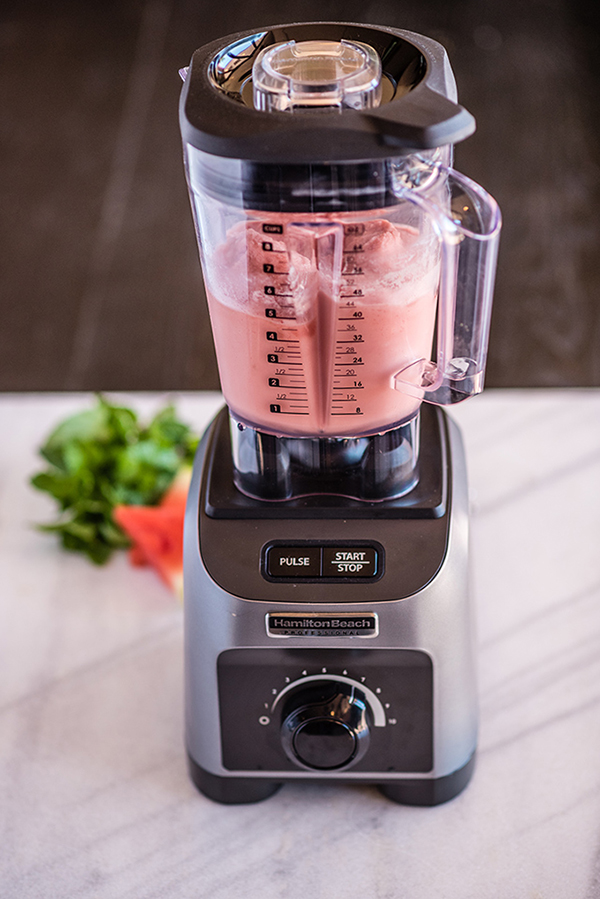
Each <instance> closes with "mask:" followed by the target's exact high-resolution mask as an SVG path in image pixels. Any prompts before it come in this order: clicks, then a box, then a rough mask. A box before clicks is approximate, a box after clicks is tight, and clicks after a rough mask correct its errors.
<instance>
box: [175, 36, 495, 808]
mask: <svg viewBox="0 0 600 899" xmlns="http://www.w3.org/2000/svg"><path fill="white" fill-rule="evenodd" d="M181 74H182V77H183V78H184V86H183V90H182V96H181V105H180V122H181V130H182V137H183V145H184V162H185V171H186V177H187V183H188V187H189V192H190V199H191V205H192V211H193V217H194V221H195V225H196V232H197V238H198V244H199V249H200V256H201V262H202V270H203V275H204V281H205V286H206V292H207V298H208V304H209V311H210V317H211V324H212V330H213V336H214V341H215V347H216V353H217V360H218V365H219V373H220V378H221V384H222V389H223V394H224V397H225V401H226V404H227V406H226V407H225V408H224V409H223V410H222V411H221V412H220V413H219V414H218V415H217V416H216V418H215V420H214V421H213V422H212V423H211V425H210V426H209V428H208V429H207V431H206V433H205V435H204V437H203V439H202V441H201V443H200V446H199V449H198V454H197V458H196V461H195V464H194V471H193V476H192V482H191V487H190V493H189V499H188V506H187V510H186V521H185V530H184V597H185V600H184V602H185V696H186V699H185V705H186V743H187V752H188V758H189V769H190V773H191V777H192V779H193V781H194V783H195V784H196V786H197V787H198V788H199V790H200V791H201V792H202V793H204V794H205V795H206V796H208V797H210V798H211V799H213V800H216V801H219V802H225V803H242V802H253V801H257V800H261V799H264V798H266V797H268V796H269V795H271V794H272V793H274V792H275V791H276V790H277V789H278V788H279V787H280V786H281V785H282V784H284V783H286V782H291V781H306V780H309V781H319V782H325V783H333V782H336V783H355V784H356V783H358V784H375V785H376V786H377V787H379V789H380V790H381V791H382V792H383V793H384V794H385V795H386V796H388V797H389V798H390V799H392V800H394V801H396V802H401V803H407V804H417V805H434V804H437V803H439V802H443V801H446V800H448V799H450V798H452V797H453V796H455V795H456V794H457V793H459V792H460V791H461V790H462V789H463V787H464V786H465V785H466V784H467V782H468V781H469V779H470V776H471V773H472V770H473V766H474V759H475V750H476V742H477V699H476V684H475V659H474V643H473V613H472V608H471V596H470V592H469V557H468V499H467V482H466V471H465V459H464V452H463V448H462V444H461V438H460V433H459V431H458V429H457V427H456V425H455V424H454V423H453V422H452V421H451V419H449V418H448V417H447V416H446V415H445V414H444V413H443V412H442V410H441V408H440V407H441V406H443V405H448V404H452V403H455V402H459V401H461V400H464V399H466V398H468V397H470V396H473V395H475V394H477V393H478V392H480V391H481V390H482V387H483V377H484V369H485V360H486V352H487V342H488V332H489V321H490V312H491V301H492V293H493V283H494V274H495V263H496V255H497V245H498V238H499V232H500V213H499V210H498V207H497V205H496V203H495V201H494V200H493V199H492V198H491V197H490V196H489V194H487V193H486V192H485V191H484V190H483V189H482V188H481V187H479V186H478V185H477V184H475V183H474V182H472V181H471V180H469V179H468V178H466V177H465V176H463V175H461V174H459V173H458V172H456V171H454V170H453V169H452V168H451V164H452V148H453V144H454V143H455V142H457V141H459V140H462V139H463V138H466V137H467V136H469V135H470V134H471V133H472V132H473V131H474V128H475V123H474V120H473V118H472V116H471V115H470V114H469V113H468V112H467V111H466V110H465V109H464V108H463V107H461V106H460V105H458V103H457V99H456V85H455V81H454V77H453V74H452V70H451V68H450V65H449V62H448V58H447V55H446V52H445V50H444V49H443V48H442V46H441V45H440V44H438V43H437V42H435V41H433V40H431V39H429V38H426V37H423V36H421V35H417V34H414V33H412V32H408V31H402V30H396V29H390V28H384V27H380V26H367V25H359V24H352V23H340V22H316V23H300V24H298V23H297V24H292V25H281V26H275V27H270V28H265V29H261V30H259V31H255V32H247V33H238V34H234V35H230V36H228V37H226V38H223V39H221V40H218V41H215V42H213V43H211V44H208V45H206V46H204V47H202V48H201V49H199V50H197V51H196V52H195V53H194V55H193V57H192V60H191V63H190V66H189V67H188V68H187V69H185V70H182V73H181Z"/></svg>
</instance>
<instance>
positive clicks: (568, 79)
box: [0, 0, 600, 390]
mask: <svg viewBox="0 0 600 899" xmlns="http://www.w3.org/2000/svg"><path fill="white" fill-rule="evenodd" d="M597 8H598V7H597V5H596V4H584V5H583V6H582V9H581V10H579V9H578V4H577V3H573V2H568V0H547V2H527V0H519V2H517V0H505V2H503V3H502V4H499V3H496V2H494V0H453V2H448V0H426V2H413V3H410V2H405V0H344V2H341V0H320V2H318V0H294V2H293V3H292V2H290V0H260V2H259V0H246V2H244V3H241V2H233V3H229V4H222V5H219V4H218V3H215V2H211V3H208V2H206V0H200V2H198V0H196V2H189V0H145V2H144V0H125V2H102V3H96V2H94V3H92V2H88V3H84V2H81V0H79V2H76V0H71V2H67V0H53V2H52V3H48V2H46V0H44V2H42V0H31V2H28V3H18V2H13V3H11V2H9V0H5V2H4V3H3V4H2V9H1V10H0V98H1V103H0V109H2V114H1V116H0V152H1V165H0V190H1V194H0V195H1V197H2V202H1V204H0V229H1V236H0V239H1V246H2V264H1V267H0V390H62V389H102V390H110V389H196V388H215V387H217V386H218V377H217V373H216V367H215V362H214V354H213V351H212V344H211V340H210V331H209V324H208V318H207V313H206V307H205V301H204V295H203V289H202V286H201V278H200V271H199V265H198V260H197V252H196V246H195V241H194V234H193V227H192V222H191V216H190V212H189V206H188V199H187V193H186V188H185V183H184V178H183V171H182V165H181V149H180V141H179V131H178V122H177V104H178V95H179V90H180V79H179V77H178V74H177V70H178V69H179V68H180V67H181V66H183V65H186V64H187V62H188V61H189V58H190V56H191V54H192V52H193V50H194V49H195V48H196V47H197V46H199V45H200V44H202V43H205V42H207V41H209V40H212V39H213V38H215V37H219V36H220V35H222V34H227V33H230V32H232V31H236V30H240V29H244V28H253V27H255V26H256V27H257V28H258V27H260V26H263V25H268V24H274V23H276V22H283V21H294V20H295V21H300V20H310V19H346V20H350V21H366V22H369V21H370V22H373V23H380V24H389V25H392V26H396V27H403V28H409V29H412V30H415V31H422V32H424V33H426V34H429V35H430V36H432V37H435V38H437V39H438V40H440V41H441V42H442V43H444V44H445V46H446V48H447V49H448V51H449V53H450V56H451V60H452V64H453V67H454V69H455V73H456V76H457V81H458V85H459V96H460V100H461V102H462V103H463V104H464V105H465V106H466V107H467V108H468V109H469V110H470V111H471V112H472V113H473V114H474V115H475V117H476V118H477V121H478V131H477V133H476V134H475V135H474V136H473V137H472V138H470V139H469V140H468V141H466V142H465V143H464V144H462V145H460V146H459V147H457V152H456V166H457V168H459V169H461V170H462V171H464V172H466V173H467V174H469V175H470V176H471V177H473V178H474V179H475V180H477V181H479V182H480V183H481V184H483V185H484V186H485V187H486V188H487V189H488V190H489V191H490V192H491V193H492V194H493V195H494V196H495V197H496V198H497V199H498V201H499V202H500V205H501V207H502V210H503V214H504V221H505V227H504V233H503V239H502V245H501V254H500V261H499V272H498V281H497V290H496V300H495V309H494V317H493V325H492V337H491V347H490V357H489V366H488V378H487V384H488V386H552V385H559V386H567V385H583V386H585V385H600V301H599V299H598V298H599V297H600V214H599V212H598V209H599V200H600V197H599V180H600V179H599V172H600V165H599V163H600V151H599V148H598V136H599V126H598V121H599V113H600V109H599V106H600V99H599V97H600V92H599V90H598V88H599V84H600V72H599V70H598V54H597V45H598V40H599V29H598V12H597Z"/></svg>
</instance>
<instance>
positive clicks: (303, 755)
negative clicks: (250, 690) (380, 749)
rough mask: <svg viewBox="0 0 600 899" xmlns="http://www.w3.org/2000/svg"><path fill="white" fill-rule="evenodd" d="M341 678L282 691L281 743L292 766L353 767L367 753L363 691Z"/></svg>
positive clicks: (366, 708)
mask: <svg viewBox="0 0 600 899" xmlns="http://www.w3.org/2000/svg"><path fill="white" fill-rule="evenodd" d="M346 680H347V679H345V678H344V679H340V680H339V681H338V680H335V679H332V678H322V679H320V678H319V679H314V680H313V679H311V682H310V683H305V684H301V685H299V686H298V687H296V688H294V689H292V690H290V691H289V692H287V695H286V696H285V702H284V703H283V705H282V712H281V741H282V744H283V748H284V750H285V752H286V755H287V756H288V758H289V759H290V760H291V761H292V762H294V763H295V764H296V765H300V766H301V767H303V768H309V769H312V770H317V771H331V770H334V769H338V768H348V767H350V766H352V765H354V764H355V763H356V762H358V761H359V759H361V758H362V756H363V755H364V754H365V752H366V751H367V748H368V745H369V739H370V733H369V728H370V727H371V725H372V723H373V719H372V713H371V709H370V707H369V703H368V701H367V697H366V695H365V693H364V692H363V690H361V689H360V688H359V687H358V686H357V685H355V684H352V683H348V682H345V681H346Z"/></svg>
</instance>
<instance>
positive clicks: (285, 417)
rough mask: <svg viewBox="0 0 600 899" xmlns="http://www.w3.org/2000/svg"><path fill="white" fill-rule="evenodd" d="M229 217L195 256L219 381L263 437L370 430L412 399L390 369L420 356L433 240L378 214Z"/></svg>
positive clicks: (427, 324) (433, 273)
mask: <svg viewBox="0 0 600 899" xmlns="http://www.w3.org/2000/svg"><path fill="white" fill-rule="evenodd" d="M300 218H301V217H300V216H293V217H292V216H283V215H277V216H273V217H272V218H269V219H266V218H265V219H261V220H257V219H254V220H245V221H241V222H238V223H237V224H236V225H234V226H233V227H232V228H230V230H229V231H228V233H227V236H226V239H225V240H224V241H223V242H222V243H221V244H220V245H219V246H218V247H217V248H216V250H215V251H214V252H213V253H211V254H210V255H209V256H208V258H205V259H204V260H203V267H204V277H205V281H206V286H207V293H208V300H209V308H210V315H211V321H212V327H213V333H214V338H215V345H216V352H217V359H218V364H219V372H220V376H221V385H222V388H223V393H224V395H225V399H226V401H227V404H228V405H229V407H230V409H231V411H232V412H233V413H234V415H235V416H236V417H237V418H239V419H241V420H242V421H244V422H246V423H247V424H250V425H252V426H253V427H255V428H258V429H259V430H263V431H268V432H269V433H273V434H278V435H282V434H287V435H299V436H326V437H344V436H356V435H363V434H374V433H378V432H381V431H385V430H388V429H390V428H391V427H394V426H396V425H397V424H400V423H402V422H404V421H407V420H409V419H410V418H412V417H413V416H414V414H415V413H416V411H417V409H418V407H419V404H420V401H419V400H418V399H415V398H414V397H410V396H407V395H405V394H402V393H400V392H399V391H397V390H395V389H394V387H393V380H392V379H393V376H394V375H395V374H396V373H397V372H399V371H400V370H402V369H403V368H405V367H406V366H408V365H410V364H411V363H413V362H416V361H417V360H420V359H429V358H430V354H431V346H432V340H433V332H434V326H435V317H436V301H437V284H438V273H439V265H438V255H437V244H436V242H435V240H432V239H431V238H428V239H425V238H422V237H421V235H420V234H419V232H418V231H417V230H416V229H415V228H413V227H410V226H408V225H399V224H395V223H392V222H389V221H387V220H385V219H381V218H378V219H372V220H363V221H358V222H355V221H352V220H345V219H344V217H340V218H339V219H336V220H334V219H333V218H332V217H331V216H330V217H326V216H321V217H319V218H320V220H319V221H315V220H314V219H313V220H311V221H310V222H307V224H303V223H301V222H300V221H299V219H300Z"/></svg>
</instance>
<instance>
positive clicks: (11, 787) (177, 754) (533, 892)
mask: <svg viewBox="0 0 600 899" xmlns="http://www.w3.org/2000/svg"><path fill="white" fill-rule="evenodd" d="M126 399H127V400H128V401H132V402H133V403H134V404H135V405H136V406H137V408H138V409H140V410H143V409H146V408H149V407H150V406H152V404H153V403H155V402H156V398H155V397H148V396H135V397H130V396H128V397H126ZM160 399H162V398H160ZM88 403H89V397H87V396H84V395H61V396H52V395H46V396H39V395H38V396H33V395H24V396H14V395H13V396H11V395H4V396H0V435H1V439H0V821H1V824H2V834H1V835H0V896H2V897H3V899H34V897H35V899H37V897H43V899H55V897H60V899H75V897H77V899H87V897H94V899H125V897H127V899H130V897H131V899H151V897H157V899H158V897H160V899H171V897H173V899H179V897H185V899H188V897H190V899H192V897H193V899H197V897H211V899H224V897H227V899H229V897H236V899H237V897H244V899H254V897H260V899H274V897H286V899H296V897H297V899H308V897H310V899H338V897H339V899H342V897H343V899H358V897H361V899H362V897H369V899H400V897H402V899H404V897H406V899H433V897H435V899H521V897H522V899H594V897H600V391H590V390H587V391H586V390H567V391H559V390H547V391H491V390H490V391H488V392H487V393H485V394H484V395H483V396H482V397H479V398H477V399H475V400H472V401H471V402H470V403H467V404H465V405H464V406H462V407H457V408H456V409H455V410H453V415H454V417H455V418H456V419H457V420H458V421H459V423H460V424H461V426H462V428H463V433H464V436H465V440H466V444H467V450H468V459H469V470H470V479H471V489H472V508H473V517H472V521H473V565H474V579H475V591H476V604H477V612H478V627H479V675H480V702H481V737H480V751H479V761H478V766H477V769H476V772H475V776H474V779H473V781H472V783H471V785H470V786H469V787H468V788H467V790H466V791H465V792H464V793H463V794H461V795H460V796H459V797H458V798H457V799H455V800H454V801H452V802H450V803H448V804H446V805H443V806H439V807H437V808H432V809H419V808H405V807H402V806H398V805H394V804H392V803H390V802H388V801H387V800H385V799H384V798H383V797H381V796H380V795H379V794H378V793H377V792H376V791H375V790H374V789H371V788H368V787H358V788H349V787H338V788H334V787H325V788H324V787H317V786H302V785H288V786H285V787H284V788H283V789H282V790H281V791H280V792H279V793H278V794H277V795H276V796H274V797H273V798H271V799H270V800H268V801H266V802H264V803H261V804H257V805H252V806H243V807H235V806H233V807H231V806H219V805H216V804H213V803H212V802H210V801H209V800H207V799H205V798H203V797H202V796H201V795H200V794H198V793H197V792H196V790H195V789H194V788H193V786H192V785H191V783H190V781H189V780H188V777H187V773H186V767H185V759H184V750H183V743H182V727H183V724H182V678H181V668H182V611H181V607H180V605H179V604H178V602H177V600H176V599H175V598H174V597H172V596H171V595H170V594H169V593H168V591H167V590H166V588H164V587H163V586H162V584H161V583H160V581H158V579H156V578H155V576H154V575H153V574H152V573H151V572H149V571H145V570H134V569H131V568H130V567H128V564H127V561H126V559H125V558H124V557H121V558H119V559H117V560H115V561H114V562H113V563H111V564H110V565H109V566H108V567H107V568H105V569H97V568H95V567H93V566H92V565H90V564H88V563H87V562H86V561H85V560H83V559H79V558H77V557H75V556H71V555H69V554H65V553H62V552H60V551H59V550H58V549H57V546H56V544H55V543H54V540H53V539H52V538H51V537H48V536H46V535H42V534H39V533H38V532H36V531H35V530H34V528H33V527H32V525H33V523H34V522H36V521H37V522H39V521H43V520H46V519H47V518H48V517H49V516H50V512H51V509H52V508H53V507H52V504H51V501H50V500H49V499H48V498H46V497H45V496H44V495H42V494H39V493H37V492H36V491H33V490H32V489H30V488H29V487H28V485H27V479H28V477H29V475H30V474H31V473H33V472H34V471H35V470H36V469H37V468H38V467H39V463H38V459H37V457H36V455H35V447H36V446H37V445H39V443H40V442H41V441H42V439H43V438H44V436H45V435H46V434H47V432H48V430H49V429H50V428H51V426H52V425H53V424H54V423H55V422H56V421H57V420H58V419H59V418H61V417H62V416H64V415H65V414H67V412H69V411H71V410H75V409H78V408H82V407H83V406H86V405H87V404H88ZM218 405H219V397H218V396H216V395H214V394H213V395H204V396H202V395H192V394H187V395H185V396H183V397H180V398H178V408H179V410H180V412H181V414H182V416H183V417H186V418H187V419H188V420H189V421H190V422H191V423H193V424H194V425H195V426H196V427H198V428H200V427H201V426H202V425H203V424H204V422H206V421H207V420H208V418H209V416H210V414H211V412H212V410H214V409H215V408H216V407H217V406H218Z"/></svg>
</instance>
